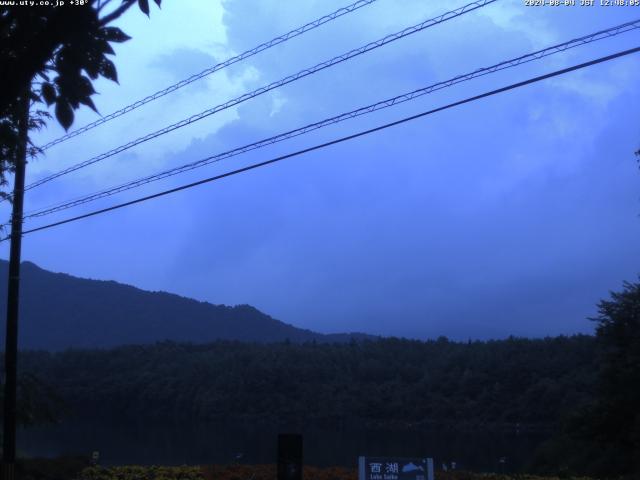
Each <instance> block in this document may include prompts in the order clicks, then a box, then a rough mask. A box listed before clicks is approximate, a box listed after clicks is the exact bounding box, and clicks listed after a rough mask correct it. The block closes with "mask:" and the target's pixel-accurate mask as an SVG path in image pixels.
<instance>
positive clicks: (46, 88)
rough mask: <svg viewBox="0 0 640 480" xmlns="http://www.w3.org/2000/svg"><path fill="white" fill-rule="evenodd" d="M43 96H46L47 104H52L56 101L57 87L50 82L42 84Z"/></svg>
mask: <svg viewBox="0 0 640 480" xmlns="http://www.w3.org/2000/svg"><path fill="white" fill-rule="evenodd" d="M42 98H44V101H45V103H46V104H47V106H50V105H52V104H53V103H55V101H56V89H55V88H54V87H53V85H51V84H50V83H49V82H46V83H43V84H42Z"/></svg>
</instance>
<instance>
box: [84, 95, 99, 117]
mask: <svg viewBox="0 0 640 480" xmlns="http://www.w3.org/2000/svg"><path fill="white" fill-rule="evenodd" d="M80 103H82V104H84V105H86V106H87V107H89V108H90V109H91V110H93V111H94V112H96V113H98V109H97V108H96V106H95V104H94V103H93V100H91V97H83V98H80Z"/></svg>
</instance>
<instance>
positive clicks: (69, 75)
mask: <svg viewBox="0 0 640 480" xmlns="http://www.w3.org/2000/svg"><path fill="white" fill-rule="evenodd" d="M154 1H155V3H156V4H157V5H158V6H160V3H161V0H154ZM136 3H137V4H138V6H139V7H140V9H141V10H142V11H143V12H144V13H146V14H147V15H148V14H149V1H148V0H121V1H119V2H116V0H84V2H83V5H73V6H71V5H66V6H64V7H58V8H53V7H51V6H46V7H45V6H1V7H0V72H2V75H1V77H0V184H5V183H6V180H5V174H6V172H7V171H10V170H12V168H13V159H14V158H15V149H16V145H17V143H18V122H19V119H20V116H21V115H23V113H22V112H21V111H20V110H21V109H20V106H19V99H20V98H23V96H24V95H25V94H27V93H26V92H28V95H29V97H30V98H29V100H30V102H31V104H32V105H33V104H35V103H38V102H44V103H46V104H47V105H49V106H54V111H55V116H56V118H57V120H58V121H59V122H60V124H61V125H62V126H63V127H64V128H65V129H68V128H69V127H70V126H71V124H72V123H73V118H74V113H73V111H74V110H77V109H78V108H79V107H80V105H86V106H88V107H90V108H92V109H93V110H95V109H96V108H95V105H94V104H93V101H92V100H91V96H92V95H93V94H94V93H95V90H94V89H93V86H92V81H93V80H96V79H97V78H99V77H105V78H108V79H110V80H113V81H116V82H117V80H118V77H117V72H116V67H115V65H114V64H113V62H112V61H111V60H110V59H109V58H108V55H113V54H114V51H113V48H112V47H111V44H112V43H119V42H124V41H126V40H128V39H129V38H130V37H129V36H127V35H126V34H125V33H124V32H122V30H120V29H119V28H117V27H113V26H110V25H109V24H110V23H111V22H113V21H114V20H116V19H117V18H119V17H120V16H121V15H122V14H123V13H125V12H126V11H127V10H129V8H131V7H132V6H133V5H134V4H136ZM48 118H49V116H48V115H47V114H46V112H44V111H35V112H32V119H31V122H30V127H31V128H38V127H42V126H43V125H44V124H45V122H46V120H47V119H48ZM31 146H32V147H33V145H31ZM31 153H33V150H32V151H31Z"/></svg>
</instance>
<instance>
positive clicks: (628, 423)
mask: <svg viewBox="0 0 640 480" xmlns="http://www.w3.org/2000/svg"><path fill="white" fill-rule="evenodd" d="M598 307H599V315H598V317H596V318H595V319H594V320H595V321H596V322H598V327H597V330H596V338H597V341H598V346H599V348H600V361H601V368H600V377H599V382H598V387H599V388H598V390H597V404H596V407H595V409H594V411H593V416H592V423H593V428H594V432H595V435H596V438H597V440H599V441H600V442H602V443H603V444H606V445H607V446H608V448H610V449H612V450H614V451H615V452H616V457H617V461H618V462H619V466H618V468H619V470H617V471H619V472H620V473H632V472H636V473H640V408H639V405H640V283H629V282H625V283H624V288H623V290H622V291H621V292H617V293H616V292H612V293H611V300H603V301H601V302H600V304H599V305H598Z"/></svg>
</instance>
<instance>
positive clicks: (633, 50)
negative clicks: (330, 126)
mask: <svg viewBox="0 0 640 480" xmlns="http://www.w3.org/2000/svg"><path fill="white" fill-rule="evenodd" d="M637 52H640V47H635V48H631V49H629V50H624V51H621V52H618V53H614V54H612V55H608V56H605V57H600V58H597V59H595V60H591V61H589V62H585V63H581V64H578V65H574V66H572V67H568V68H563V69H561V70H556V71H554V72H551V73H547V74H545V75H540V76H537V77H533V78H530V79H528V80H524V81H522V82H517V83H513V84H511V85H508V86H506V87H502V88H498V89H495V90H491V91H488V92H485V93H482V94H480V95H475V96H473V97H468V98H465V99H464V100H459V101H457V102H454V103H449V104H447V105H445V106H442V107H438V108H434V109H432V110H427V111H425V112H422V113H419V114H416V115H412V116H410V117H405V118H402V119H400V120H396V121H395V122H390V123H386V124H384V125H380V126H378V127H375V128H371V129H368V130H363V131H361V132H358V133H354V134H352V135H347V136H345V137H341V138H337V139H335V140H331V141H329V142H325V143H322V144H319V145H314V146H313V147H309V148H305V149H302V150H298V151H296V152H293V153H288V154H286V155H281V156H279V157H276V158H272V159H271V160H266V161H264V162H260V163H254V164H252V165H249V166H246V167H243V168H239V169H237V170H233V171H230V172H226V173H223V174H220V175H216V176H213V177H209V178H205V179H203V180H199V181H197V182H193V183H189V184H186V185H182V186H180V187H176V188H172V189H169V190H164V191H162V192H158V193H154V194H152V195H147V196H145V197H140V198H137V199H135V200H131V201H128V202H124V203H120V204H117V205H113V206H111V207H107V208H103V209H100V210H94V211H93V212H89V213H85V214H83V215H78V216H76V217H71V218H67V219H65V220H61V221H59V222H54V223H50V224H47V225H43V226H41V227H37V228H32V229H30V230H25V231H24V232H23V235H26V234H27V233H33V232H38V231H40V230H46V229H49V228H53V227H57V226H59V225H64V224H66V223H71V222H75V221H78V220H82V219H85V218H88V217H93V216H95V215H100V214H102V213H107V212H110V211H112V210H118V209H120V208H124V207H127V206H130V205H134V204H137V203H142V202H146V201H147V200H152V199H154V198H158V197H162V196H165V195H169V194H171V193H175V192H179V191H181V190H187V189H189V188H193V187H196V186H198V185H203V184H205V183H210V182H213V181H216V180H220V179H222V178H226V177H230V176H233V175H237V174H239V173H243V172H247V171H249V170H254V169H256V168H259V167H264V166H267V165H271V164H273V163H276V162H279V161H281V160H285V159H287V158H292V157H297V156H300V155H302V154H305V153H309V152H312V151H315V150H320V149H323V148H326V147H328V146H331V145H336V144H338V143H343V142H346V141H348V140H353V139H355V138H359V137H363V136H365V135H369V134H371V133H374V132H379V131H381V130H385V129H387V128H390V127H394V126H397V125H400V124H403V123H406V122H409V121H412V120H416V119H418V118H422V117H425V116H427V115H432V114H434V113H437V112H441V111H443V110H448V109H450V108H453V107H457V106H460V105H464V104H466V103H471V102H474V101H476V100H480V99H483V98H486V97H490V96H493V95H497V94H499V93H503V92H506V91H509V90H514V89H516V88H520V87H523V86H526V85H530V84H532V83H536V82H540V81H542V80H546V79H548V78H552V77H557V76H559V75H563V74H565V73H569V72H573V71H575V70H580V69H582V68H586V67H590V66H592V65H597V64H600V63H604V62H607V61H610V60H614V59H616V58H620V57H623V56H625V55H630V54H632V53H637ZM9 238H11V237H10V236H7V237H4V238H2V239H1V240H0V241H5V240H8V239H9Z"/></svg>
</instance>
